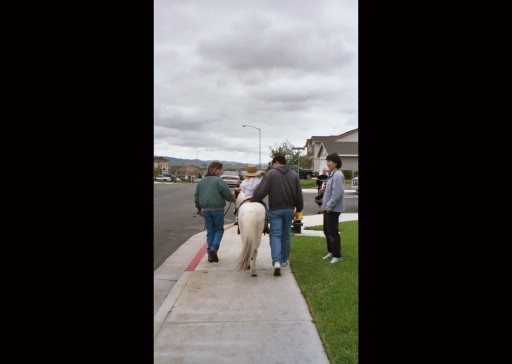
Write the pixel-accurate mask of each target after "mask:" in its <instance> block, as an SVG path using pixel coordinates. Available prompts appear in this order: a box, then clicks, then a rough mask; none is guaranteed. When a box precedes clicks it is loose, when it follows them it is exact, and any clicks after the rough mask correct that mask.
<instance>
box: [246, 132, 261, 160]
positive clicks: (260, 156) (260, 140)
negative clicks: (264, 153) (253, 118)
mask: <svg viewBox="0 0 512 364" xmlns="http://www.w3.org/2000/svg"><path fill="white" fill-rule="evenodd" d="M242 126H243V127H244V128H245V127H246V126H248V127H251V128H254V129H258V131H259V136H260V150H259V152H260V159H259V163H258V168H261V129H260V128H257V127H255V126H252V125H242Z"/></svg>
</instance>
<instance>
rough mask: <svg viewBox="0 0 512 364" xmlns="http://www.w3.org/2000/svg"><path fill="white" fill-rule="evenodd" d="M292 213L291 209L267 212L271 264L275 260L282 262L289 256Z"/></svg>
mask: <svg viewBox="0 0 512 364" xmlns="http://www.w3.org/2000/svg"><path fill="white" fill-rule="evenodd" d="M293 214H294V211H293V209H279V210H272V211H269V212H268V219H269V222H270V234H269V240H270V254H271V255H272V265H274V263H275V262H279V263H284V262H286V261H287V260H288V257H289V256H290V230H291V226H292V220H293Z"/></svg>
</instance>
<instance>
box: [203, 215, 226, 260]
mask: <svg viewBox="0 0 512 364" xmlns="http://www.w3.org/2000/svg"><path fill="white" fill-rule="evenodd" d="M203 218H204V225H205V227H206V242H207V243H208V254H210V250H211V249H215V251H218V250H219V246H220V241H221V239H222V236H223V235H224V210H223V209H222V210H215V211H203Z"/></svg>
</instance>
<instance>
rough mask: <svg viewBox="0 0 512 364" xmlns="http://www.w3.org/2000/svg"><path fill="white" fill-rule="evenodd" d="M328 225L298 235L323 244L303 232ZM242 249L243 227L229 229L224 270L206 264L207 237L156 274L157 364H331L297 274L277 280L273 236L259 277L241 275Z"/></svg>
mask: <svg viewBox="0 0 512 364" xmlns="http://www.w3.org/2000/svg"><path fill="white" fill-rule="evenodd" d="M357 219H358V214H357V213H346V214H345V213H343V214H341V215H340V221H350V220H357ZM322 220H323V215H321V214H319V215H311V216H304V217H303V220H302V222H303V223H304V226H303V229H302V234H296V235H316V236H322V237H323V236H324V235H323V232H322V231H308V230H304V227H306V226H313V225H322ZM240 249H241V240H240V236H239V235H237V228H236V226H234V225H232V224H230V225H226V226H225V232H224V236H223V238H222V241H221V245H220V249H219V252H218V255H219V262H218V263H209V262H208V260H207V256H206V254H205V252H206V232H205V231H203V232H201V233H198V234H196V235H194V236H193V237H192V238H191V239H189V241H187V242H186V243H185V244H183V245H182V246H181V247H180V248H179V249H178V250H177V251H176V252H175V253H174V254H173V255H172V256H171V257H169V258H168V259H167V260H166V261H165V263H164V264H163V265H162V266H161V267H160V268H158V269H157V270H156V271H155V307H154V310H155V315H154V363H157V364H158V363H202V362H209V363H267V364H268V363H329V361H328V359H327V355H326V353H325V351H324V348H323V345H322V343H321V341H320V337H319V335H318V332H317V330H316V327H315V325H314V323H313V322H312V317H311V315H310V313H309V309H308V307H307V304H306V301H305V299H304V296H302V293H301V292H300V289H299V286H298V285H297V282H296V280H295V277H294V275H293V274H292V272H291V270H290V267H289V266H288V267H285V268H282V269H281V276H279V277H275V276H274V275H273V273H274V269H273V267H272V264H271V263H272V261H271V257H270V245H269V237H268V235H263V236H262V240H261V245H260V248H259V250H258V257H257V260H256V272H257V274H258V276H257V277H252V276H251V274H250V271H245V272H238V271H236V269H235V266H236V259H237V257H238V255H239V253H240ZM290 261H292V262H293V247H292V250H291V253H290ZM292 264H293V263H292ZM169 288H170V289H169Z"/></svg>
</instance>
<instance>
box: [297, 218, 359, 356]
mask: <svg viewBox="0 0 512 364" xmlns="http://www.w3.org/2000/svg"><path fill="white" fill-rule="evenodd" d="M358 226H359V222H358V221H346V222H341V223H340V232H341V251H342V256H343V260H342V261H341V262H338V263H335V264H330V263H329V261H328V260H327V261H325V260H322V257H323V256H324V255H325V254H327V246H326V242H325V238H324V237H314V236H294V235H292V240H291V255H290V267H291V269H292V271H293V273H294V275H295V278H296V280H297V283H298V285H299V287H300V289H301V291H302V294H303V295H304V297H305V298H306V302H307V304H308V306H309V310H310V312H311V316H312V317H313V321H314V323H315V325H316V327H317V330H318V332H319V334H320V338H321V339H322V342H323V344H324V348H325V350H326V352H327V355H328V356H329V360H330V362H331V363H344V364H349V363H350V364H352V363H354V364H356V363H357V362H358ZM312 230H322V226H319V227H318V226H316V227H312Z"/></svg>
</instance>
